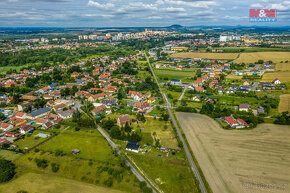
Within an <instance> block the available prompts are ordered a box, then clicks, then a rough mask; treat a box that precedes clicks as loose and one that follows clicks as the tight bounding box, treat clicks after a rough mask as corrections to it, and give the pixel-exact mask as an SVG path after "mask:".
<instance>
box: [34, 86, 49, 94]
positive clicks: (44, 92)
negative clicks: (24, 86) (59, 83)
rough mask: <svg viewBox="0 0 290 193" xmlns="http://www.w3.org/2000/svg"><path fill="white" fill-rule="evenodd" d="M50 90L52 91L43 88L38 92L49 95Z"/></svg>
mask: <svg viewBox="0 0 290 193" xmlns="http://www.w3.org/2000/svg"><path fill="white" fill-rule="evenodd" d="M49 90H50V89H49V88H48V87H43V88H41V89H39V90H38V91H37V92H38V93H41V94H46V93H48V91H49Z"/></svg>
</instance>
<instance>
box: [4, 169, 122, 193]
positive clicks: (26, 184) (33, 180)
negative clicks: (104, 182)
mask: <svg viewBox="0 0 290 193" xmlns="http://www.w3.org/2000/svg"><path fill="white" fill-rule="evenodd" d="M18 191H27V192H29V193H39V192H42V193H49V192H50V193H51V192H53V193H95V192H98V193H122V192H123V193H125V192H126V191H119V190H115V189H112V188H105V187H100V186H96V185H93V184H88V183H84V182H79V181H75V180H71V179H66V178H63V177H59V176H56V175H51V174H39V173H34V172H29V173H25V174H22V175H20V176H19V177H17V178H16V179H14V180H12V181H10V182H8V183H4V184H1V185H0V193H16V192H18Z"/></svg>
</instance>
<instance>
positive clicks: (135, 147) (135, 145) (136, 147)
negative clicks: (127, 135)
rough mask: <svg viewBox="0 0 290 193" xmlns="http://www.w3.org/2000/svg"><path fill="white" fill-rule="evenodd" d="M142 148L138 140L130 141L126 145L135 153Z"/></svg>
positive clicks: (128, 149)
mask: <svg viewBox="0 0 290 193" xmlns="http://www.w3.org/2000/svg"><path fill="white" fill-rule="evenodd" d="M139 149H140V145H139V144H138V143H137V142H129V143H128V144H127V145H126V151H131V152H134V153H138V152H139Z"/></svg>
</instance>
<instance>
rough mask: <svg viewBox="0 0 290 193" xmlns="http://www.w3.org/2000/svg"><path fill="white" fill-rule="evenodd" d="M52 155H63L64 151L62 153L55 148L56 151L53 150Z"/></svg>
mask: <svg viewBox="0 0 290 193" xmlns="http://www.w3.org/2000/svg"><path fill="white" fill-rule="evenodd" d="M54 155H55V156H63V155H65V153H64V152H63V151H62V150H56V151H55V152H54Z"/></svg>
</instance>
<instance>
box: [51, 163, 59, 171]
mask: <svg viewBox="0 0 290 193" xmlns="http://www.w3.org/2000/svg"><path fill="white" fill-rule="evenodd" d="M58 170H59V164H55V163H51V171H52V172H54V173H56V172H57V171H58Z"/></svg>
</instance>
